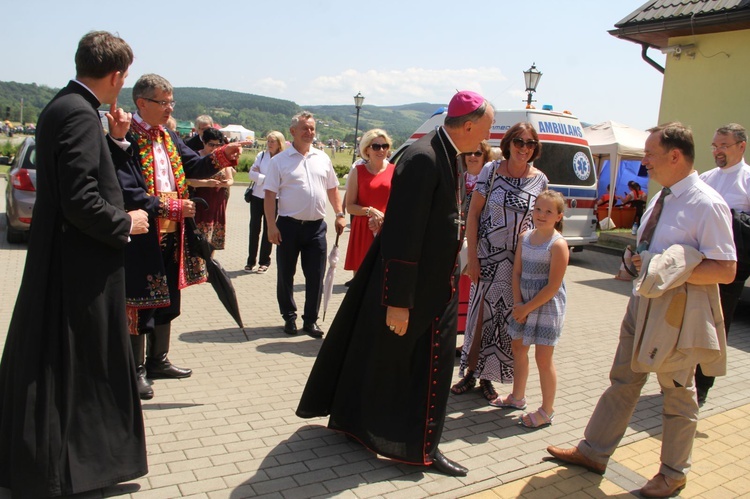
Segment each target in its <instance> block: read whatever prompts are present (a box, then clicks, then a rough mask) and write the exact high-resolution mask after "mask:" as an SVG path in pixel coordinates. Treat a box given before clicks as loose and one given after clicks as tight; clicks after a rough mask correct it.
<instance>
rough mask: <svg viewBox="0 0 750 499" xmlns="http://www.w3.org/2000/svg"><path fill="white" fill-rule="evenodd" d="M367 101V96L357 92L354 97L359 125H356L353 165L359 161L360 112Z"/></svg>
mask: <svg viewBox="0 0 750 499" xmlns="http://www.w3.org/2000/svg"><path fill="white" fill-rule="evenodd" d="M364 101H365V96H364V95H362V93H361V92H357V95H355V96H354V107H356V108H357V123H356V124H355V125H354V147H353V149H354V152H353V153H352V163H354V162H355V161H357V135H358V134H359V111H360V110H361V109H362V103H363V102H364Z"/></svg>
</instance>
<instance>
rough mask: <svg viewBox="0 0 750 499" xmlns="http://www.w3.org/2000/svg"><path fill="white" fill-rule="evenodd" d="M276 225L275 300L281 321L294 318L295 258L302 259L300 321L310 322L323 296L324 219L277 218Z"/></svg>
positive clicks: (325, 251) (315, 314) (313, 318)
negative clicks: (303, 288)
mask: <svg viewBox="0 0 750 499" xmlns="http://www.w3.org/2000/svg"><path fill="white" fill-rule="evenodd" d="M276 226H277V227H278V228H279V232H280V233H281V244H279V245H278V246H277V247H276V265H277V267H278V269H277V270H278V271H277V281H276V299H277V300H278V302H279V311H280V312H281V316H282V317H283V318H284V320H287V319H296V318H297V304H296V303H295V301H294V274H295V272H296V271H297V259H298V258H299V257H301V258H302V273H303V274H304V275H305V308H304V312H303V315H302V320H303V321H304V322H305V324H311V323H314V322H316V321H317V320H318V311H319V310H320V300H321V298H322V296H323V273H324V272H325V266H326V253H327V251H328V244H327V242H326V229H327V225H326V223H325V220H323V219H321V220H314V221H300V220H296V219H294V218H290V217H279V218H278V219H277V220H276Z"/></svg>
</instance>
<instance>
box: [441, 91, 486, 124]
mask: <svg viewBox="0 0 750 499" xmlns="http://www.w3.org/2000/svg"><path fill="white" fill-rule="evenodd" d="M484 100H485V99H484V97H482V96H481V95H479V94H478V93H476V92H471V91H470V90H462V91H460V92H458V93H457V94H456V95H454V96H453V98H452V99H451V101H450V104H448V118H455V117H457V116H464V115H467V114H469V113H472V112H474V111H476V110H477V109H479V107H480V106H481V105H482V104H484Z"/></svg>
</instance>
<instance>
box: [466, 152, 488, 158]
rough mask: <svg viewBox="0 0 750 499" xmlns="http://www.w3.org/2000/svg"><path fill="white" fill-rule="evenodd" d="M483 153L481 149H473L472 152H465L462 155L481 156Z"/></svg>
mask: <svg viewBox="0 0 750 499" xmlns="http://www.w3.org/2000/svg"><path fill="white" fill-rule="evenodd" d="M483 154H484V153H482V151H474V152H465V153H464V156H466V157H469V156H474V157H475V158H481V157H482V155H483Z"/></svg>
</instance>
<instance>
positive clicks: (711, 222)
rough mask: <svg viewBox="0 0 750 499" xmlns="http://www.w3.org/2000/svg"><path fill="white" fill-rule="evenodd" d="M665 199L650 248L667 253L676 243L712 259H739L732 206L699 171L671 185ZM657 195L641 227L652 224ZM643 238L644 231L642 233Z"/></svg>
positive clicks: (653, 251) (656, 251) (650, 249)
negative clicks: (707, 182) (733, 233)
mask: <svg viewBox="0 0 750 499" xmlns="http://www.w3.org/2000/svg"><path fill="white" fill-rule="evenodd" d="M670 190H671V191H672V192H671V194H670V195H669V196H667V197H666V198H665V199H664V209H663V210H662V213H661V217H660V218H659V223H658V224H657V226H656V231H655V232H654V236H653V239H652V241H651V244H650V245H649V249H648V250H649V252H651V253H663V252H664V250H666V249H667V248H669V247H670V246H672V245H673V244H686V245H688V246H691V247H693V248H695V249H697V250H698V251H700V252H701V253H703V255H704V256H705V257H706V258H708V259H710V260H732V261H735V260H737V256H736V253H735V249H734V239H733V237H732V215H731V212H730V211H729V206H728V205H727V203H726V202H725V201H724V199H723V198H722V197H721V195H720V194H719V193H718V192H716V191H715V190H714V189H713V188H712V187H711V186H709V185H708V184H706V183H705V182H703V181H702V180H701V179H700V178H699V177H698V174H697V173H696V172H693V173H691V174H690V175H688V176H687V177H685V178H684V179H682V180H680V181H679V182H677V183H676V184H674V185H673V186H671V187H670ZM658 197H659V196H654V197H653V198H652V199H651V201H650V202H649V204H648V207H647V208H646V211H645V213H644V214H643V218H642V220H641V222H642V223H641V228H640V229H639V232H640V230H641V229H643V227H645V226H646V225H647V224H648V219H649V217H650V216H651V213H652V211H653V208H654V204H655V202H656V199H657V198H658ZM638 237H639V240H640V234H639V235H638Z"/></svg>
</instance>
